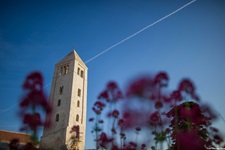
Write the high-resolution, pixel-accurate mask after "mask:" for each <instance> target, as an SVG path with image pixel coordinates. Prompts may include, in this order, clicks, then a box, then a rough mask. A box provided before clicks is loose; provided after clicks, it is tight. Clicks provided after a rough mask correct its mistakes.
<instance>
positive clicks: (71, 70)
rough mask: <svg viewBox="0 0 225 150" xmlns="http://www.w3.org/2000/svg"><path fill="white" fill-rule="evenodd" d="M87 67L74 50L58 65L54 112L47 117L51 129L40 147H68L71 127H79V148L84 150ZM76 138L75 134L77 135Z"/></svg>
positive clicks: (45, 132)
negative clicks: (50, 123)
mask: <svg viewBox="0 0 225 150" xmlns="http://www.w3.org/2000/svg"><path fill="white" fill-rule="evenodd" d="M87 71H88V68H87V66H86V65H85V64H84V62H83V61H82V60H81V58H80V57H79V56H78V54H77V53H76V51H75V50H73V51H72V52H70V53H69V54H68V55H67V56H65V57H64V58H63V59H62V60H61V61H59V62H58V63H57V64H56V65H55V70H54V76H53V80H52V86H51V93H50V101H51V103H52V104H53V108H54V110H53V113H52V114H51V116H50V115H47V116H46V121H48V120H51V122H52V126H51V127H50V128H46V127H45V128H44V132H43V136H42V137H41V144H40V145H41V147H43V148H51V149H62V148H66V147H67V148H69V146H70V144H71V140H70V138H71V136H72V134H71V133H70V131H71V128H72V127H73V126H74V125H76V126H77V127H79V134H78V135H79V137H78V138H76V140H77V141H79V142H76V144H75V147H76V149H79V150H84V144H85V132H86V107H87V105H86V103H87ZM74 136H76V135H74Z"/></svg>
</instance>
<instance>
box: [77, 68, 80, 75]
mask: <svg viewBox="0 0 225 150" xmlns="http://www.w3.org/2000/svg"><path fill="white" fill-rule="evenodd" d="M77 74H78V75H80V68H79V67H78V68H77Z"/></svg>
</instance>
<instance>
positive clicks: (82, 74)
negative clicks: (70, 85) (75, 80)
mask: <svg viewBox="0 0 225 150" xmlns="http://www.w3.org/2000/svg"><path fill="white" fill-rule="evenodd" d="M80 76H81V77H82V78H83V77H84V71H83V70H81V72H80Z"/></svg>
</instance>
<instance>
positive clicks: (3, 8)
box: [0, 0, 225, 148]
mask: <svg viewBox="0 0 225 150" xmlns="http://www.w3.org/2000/svg"><path fill="white" fill-rule="evenodd" d="M188 2H190V0H170V1H168V0H148V1H147V0H141V1H140V0H131V1H130V0H129V1H128V0H124V1H119V0H109V1H104V0H96V1H91V0H84V1H53V0H50V1H42V0H41V1H28V0H27V1H26V0H22V1H16V0H12V1H7V0H1V1H0V70H1V73H0V85H1V86H0V99H1V105H0V129H4V130H13V131H18V129H19V127H20V120H19V119H18V117H17V115H16V112H17V111H18V107H17V106H15V107H11V106H14V105H16V104H17V103H18V101H19V99H20V97H21V96H22V94H23V93H22V90H21V84H22V83H23V81H24V79H25V76H26V75H27V74H28V73H30V72H32V71H35V70H38V71H41V72H42V73H43V75H44V79H45V85H47V86H46V87H45V88H46V94H49V91H50V85H49V84H50V83H51V79H52V75H53V70H54V65H55V64H56V63H57V62H58V61H59V60H60V59H61V58H63V57H64V56H65V55H67V54H68V53H69V52H70V51H72V49H73V48H75V49H76V51H77V53H78V54H79V55H80V57H81V58H82V59H83V60H84V61H87V60H89V59H90V58H92V57H93V56H95V55H96V54H98V53H100V52H101V51H103V50H105V49H107V48H108V47H110V46H112V45H114V44H116V43H117V42H119V41H120V40H123V39H124V38H126V37H128V36H129V35H132V34H133V33H135V32H137V31H138V30H140V29H142V28H144V27H145V26H147V25H149V24H151V23H153V22H155V21H157V20H158V19H160V18H162V17H164V16H165V15H167V14H169V13H171V12H173V11H174V10H176V9H178V8H180V7H181V6H183V5H185V4H186V3H188ZM224 14H225V1H223V0H197V1H196V2H194V3H192V4H191V5H190V6H188V7H186V8H184V9H183V10H181V11H180V12H178V13H176V14H174V15H173V16H170V17H169V18H167V19H165V20H163V21H162V22H159V23H158V24H156V25H154V26H152V27H150V28H148V29H147V30H145V31H143V32H142V33H140V34H138V35H136V36H134V37H133V38H131V39H129V40H127V41H126V42H124V43H122V44H120V45H118V46H117V47H115V48H113V49H111V50H110V51H108V52H107V53H105V54H103V55H101V56H100V57H98V58H96V59H94V60H93V61H91V62H89V63H88V64H87V66H88V68H89V72H88V75H89V77H88V110H87V112H88V116H87V117H88V118H89V117H91V116H92V115H93V114H92V112H91V107H92V104H93V102H94V101H95V100H96V97H97V95H98V94H99V93H100V92H101V91H102V90H103V89H104V87H105V85H106V83H107V82H108V81H110V80H115V81H117V82H118V83H119V85H120V86H121V88H124V87H126V84H127V83H128V82H129V81H130V79H132V78H133V77H137V76H138V75H142V74H149V73H157V72H158V71H166V72H168V74H169V76H170V82H169V84H170V89H171V90H172V89H174V88H176V86H177V84H178V82H179V81H180V80H181V79H182V78H184V77H188V78H191V79H192V80H193V81H194V82H195V85H196V87H197V92H198V94H199V95H200V96H201V98H202V100H203V101H204V102H207V103H209V104H211V105H213V107H214V108H215V109H216V110H217V111H218V112H219V113H220V114H221V115H223V117H225V110H224V104H225V92H224V89H225V68H224V64H225V28H224V27H225V15H224ZM218 124H219V126H221V130H225V129H224V128H222V126H224V122H221V121H219V123H218ZM90 130H91V125H90V124H87V134H89V133H90ZM86 141H87V143H86V148H93V142H92V141H93V139H92V138H90V136H86Z"/></svg>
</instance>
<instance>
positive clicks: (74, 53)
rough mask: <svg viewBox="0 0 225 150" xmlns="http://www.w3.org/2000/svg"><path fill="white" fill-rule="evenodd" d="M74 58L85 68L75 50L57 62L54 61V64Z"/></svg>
mask: <svg viewBox="0 0 225 150" xmlns="http://www.w3.org/2000/svg"><path fill="white" fill-rule="evenodd" d="M74 59H76V60H77V61H78V62H79V63H80V64H81V65H82V66H83V67H85V68H86V69H87V66H86V65H85V63H84V62H83V61H82V59H81V58H80V56H79V55H78V54H77V52H76V51H75V50H72V51H71V52H70V53H69V54H67V55H66V56H65V57H64V58H62V59H61V60H60V61H59V62H58V63H56V66H57V65H59V64H63V63H66V62H68V61H71V60H74Z"/></svg>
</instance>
